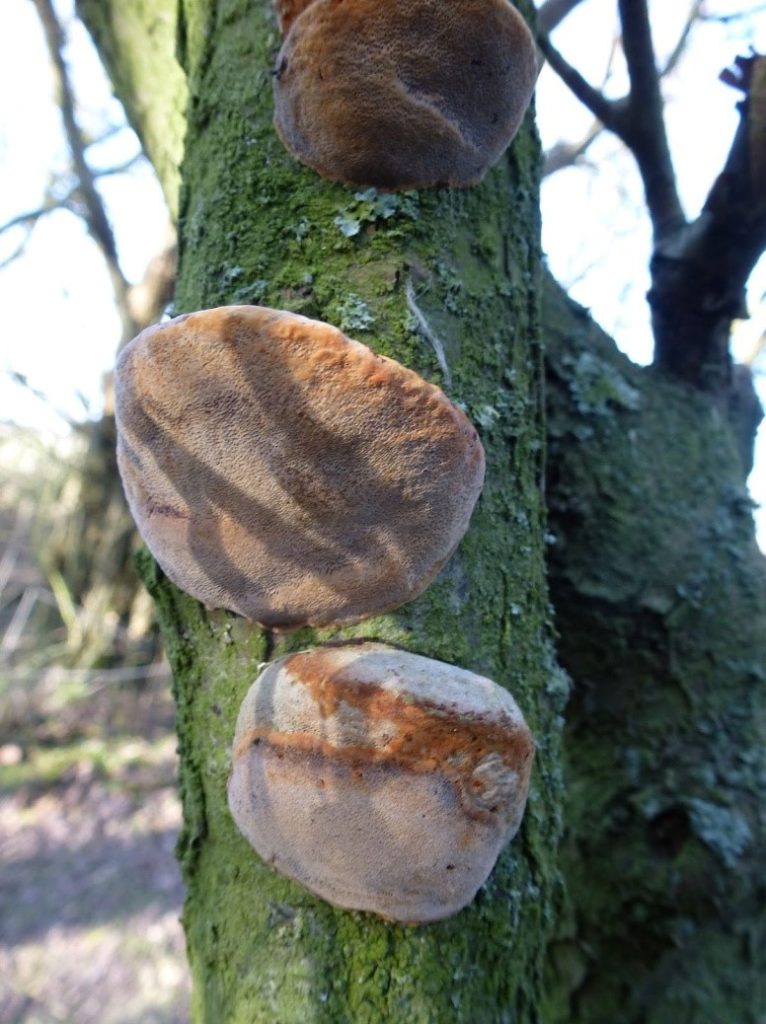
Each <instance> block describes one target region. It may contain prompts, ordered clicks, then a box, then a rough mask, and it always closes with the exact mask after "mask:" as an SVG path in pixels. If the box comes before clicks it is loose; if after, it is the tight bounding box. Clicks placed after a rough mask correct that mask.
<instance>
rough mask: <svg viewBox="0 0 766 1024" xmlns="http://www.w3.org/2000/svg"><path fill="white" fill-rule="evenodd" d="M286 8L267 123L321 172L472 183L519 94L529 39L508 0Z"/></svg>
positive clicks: (523, 105) (513, 125) (522, 98)
mask: <svg viewBox="0 0 766 1024" xmlns="http://www.w3.org/2000/svg"><path fill="white" fill-rule="evenodd" d="M291 17H292V12H291V11H290V12H288V14H287V16H286V18H285V20H284V21H283V24H286V25H291V27H290V30H289V32H288V34H287V38H286V39H285V41H284V44H283V46H282V49H281V50H280V52H279V55H278V57H277V63H276V69H275V73H274V97H275V113H274V123H275V125H276V128H277V131H278V133H279V135H280V137H281V139H282V141H283V142H284V144H285V146H286V147H287V148H288V149H289V151H290V152H291V153H292V154H293V155H294V156H295V157H297V159H298V160H300V161H302V162H303V163H305V164H307V165H308V166H309V167H311V168H313V169H314V170H315V171H318V172H319V174H321V175H323V176H324V177H327V178H331V179H334V180H340V181H347V182H352V183H354V184H360V185H375V186H377V187H378V188H382V189H391V190H395V189H407V188H423V187H425V186H429V185H473V184H475V183H476V182H478V181H479V180H480V179H481V178H482V177H483V176H484V174H485V173H486V171H487V170H488V169H489V167H491V165H492V164H493V163H494V162H495V161H496V160H497V159H498V157H499V156H500V154H501V153H502V152H503V151H504V150H505V148H506V147H507V146H508V144H509V143H510V141H511V139H512V138H513V136H514V135H515V134H516V132H517V130H518V128H519V125H520V124H521V121H522V118H523V116H524V112H525V111H526V109H527V106H528V105H529V101H530V98H531V96H532V92H533V89H534V85H535V81H536V79H537V71H538V68H537V58H536V52H535V44H534V40H533V38H532V34H531V32H530V31H529V29H528V28H527V25H526V23H525V21H524V19H523V18H522V16H521V15H520V14H519V13H518V11H517V10H516V8H515V7H513V6H512V5H511V4H510V3H508V2H507V0H457V2H453V3H444V0H385V2H382V0H313V2H311V3H309V4H308V5H303V9H302V11H301V12H300V14H299V15H298V16H297V17H296V18H295V20H294V21H291Z"/></svg>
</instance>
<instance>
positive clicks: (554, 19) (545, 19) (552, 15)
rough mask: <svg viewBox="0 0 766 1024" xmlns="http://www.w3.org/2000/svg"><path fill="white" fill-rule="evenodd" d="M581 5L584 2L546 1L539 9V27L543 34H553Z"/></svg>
mask: <svg viewBox="0 0 766 1024" xmlns="http://www.w3.org/2000/svg"><path fill="white" fill-rule="evenodd" d="M581 3H582V0H545V2H544V3H541V4H540V6H539V7H538V9H537V27H538V28H539V29H540V30H541V31H542V32H547V33H550V32H552V31H553V30H554V28H556V26H557V25H560V24H561V22H562V21H563V20H564V18H566V17H567V15H569V14H571V12H572V11H573V10H574V9H575V7H579V6H580V4H581Z"/></svg>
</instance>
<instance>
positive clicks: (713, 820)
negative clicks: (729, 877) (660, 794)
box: [688, 798, 753, 869]
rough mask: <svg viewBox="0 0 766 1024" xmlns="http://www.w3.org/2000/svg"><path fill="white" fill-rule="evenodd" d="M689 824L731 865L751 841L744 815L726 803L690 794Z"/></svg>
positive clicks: (737, 859) (729, 866) (734, 863)
mask: <svg viewBox="0 0 766 1024" xmlns="http://www.w3.org/2000/svg"><path fill="white" fill-rule="evenodd" d="M688 807H689V817H690V819H691V824H692V828H693V829H694V831H695V832H696V833H697V835H698V836H699V837H700V839H702V840H703V841H704V842H705V843H707V845H708V846H709V847H710V848H711V849H712V850H714V851H715V852H716V853H717V854H718V856H719V857H720V858H721V860H722V861H723V863H724V865H725V866H726V867H727V868H729V869H733V868H735V867H736V865H737V862H738V861H739V859H740V858H741V857H742V855H743V854H744V853H745V851H746V850H747V848H748V846H750V844H751V843H752V842H753V832H752V829H751V828H750V825H749V824H748V822H747V819H746V818H745V817H743V815H741V814H738V813H737V811H735V810H733V809H732V808H730V807H721V806H720V804H714V803H711V802H710V801H708V800H701V799H699V798H694V799H691V800H689V801H688Z"/></svg>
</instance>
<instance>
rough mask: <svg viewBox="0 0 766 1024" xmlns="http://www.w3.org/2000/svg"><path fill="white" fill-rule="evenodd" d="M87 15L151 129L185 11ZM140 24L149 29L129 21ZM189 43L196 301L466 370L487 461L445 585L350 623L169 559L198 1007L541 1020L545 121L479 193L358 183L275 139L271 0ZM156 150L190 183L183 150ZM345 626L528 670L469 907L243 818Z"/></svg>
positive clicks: (550, 817)
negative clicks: (307, 885) (288, 690)
mask: <svg viewBox="0 0 766 1024" xmlns="http://www.w3.org/2000/svg"><path fill="white" fill-rule="evenodd" d="M80 9H81V12H82V14H83V15H84V17H85V19H86V21H87V22H88V23H89V24H90V25H91V27H92V28H93V29H94V32H95V36H96V39H97V40H98V41H99V44H100V46H101V48H102V50H103V51H104V52H106V54H107V59H108V60H109V63H110V67H111V68H112V69H113V73H114V76H115V81H116V82H117V84H118V87H119V88H120V92H121V94H122V95H123V96H124V97H125V98H126V99H127V100H128V108H129V109H130V110H131V111H132V112H133V115H134V117H135V119H136V123H137V125H138V126H139V128H141V124H142V123H144V117H145V115H144V112H143V111H142V109H141V107H140V104H139V103H138V100H137V97H138V96H139V95H141V90H142V88H143V85H142V83H143V81H144V79H143V77H142V76H143V74H144V72H143V68H144V63H143V62H142V61H141V60H139V59H138V57H136V56H135V51H136V48H138V49H139V50H140V49H141V48H142V46H144V45H145V46H146V47H148V48H151V47H152V46H154V44H155V43H156V40H157V35H156V33H154V32H153V30H152V25H154V24H156V22H157V21H158V20H159V21H160V22H161V23H163V24H165V25H167V24H172V21H173V17H172V15H173V11H174V9H175V8H174V4H172V3H170V2H167V3H165V4H153V5H152V11H153V18H148V17H147V15H148V11H147V9H146V5H145V4H143V3H142V2H140V0H132V2H129V3H125V2H121V3H117V2H115V3H113V4H110V3H104V2H103V0H100V2H98V3H97V2H95V0H83V2H81V4H80ZM525 9H526V11H527V12H529V5H525ZM115 12H119V17H118V15H117V14H116V13H115ZM123 23H130V24H131V26H132V28H131V31H130V32H128V33H124V34H123V35H122V36H118V35H117V33H116V31H115V26H116V25H120V24H123ZM167 36H168V34H167V33H164V34H163V35H162V38H163V39H165V41H167ZM178 36H179V42H180V54H181V62H182V64H183V66H184V70H185V72H186V75H187V81H188V90H189V95H190V106H189V110H188V115H187V125H186V142H185V147H186V148H185V157H184V164H183V171H182V180H183V185H182V190H181V202H180V236H181V252H180V273H179V285H178V291H177V295H176V311H177V312H179V313H180V312H184V311H187V310H191V309H198V308H202V307H206V306H213V305H217V304H221V303H229V302H230V303H243V302H244V303H247V302H253V303H263V304H268V305H274V306H277V307H282V308H287V309H291V310H294V311H297V312H301V313H304V314H306V315H309V316H313V317H317V318H320V319H321V318H323V319H326V320H328V321H330V322H332V323H335V324H336V325H337V326H339V327H341V328H342V329H343V330H344V331H345V332H346V333H348V334H349V335H351V336H352V337H358V338H359V339H360V340H361V341H364V342H365V343H367V344H369V345H371V346H372V347H374V348H375V349H376V350H377V351H379V352H381V353H383V354H385V355H388V356H392V357H394V358H396V359H399V360H400V361H401V362H403V363H405V364H406V365H408V366H410V367H412V368H413V369H416V370H417V371H418V372H420V373H421V374H422V375H424V376H426V377H427V378H430V379H433V380H435V381H437V382H439V383H440V384H442V385H443V386H445V388H446V389H447V391H448V393H449V394H450V397H451V398H452V399H453V400H454V401H456V402H458V403H459V404H460V405H461V406H462V407H463V408H464V409H465V411H466V412H467V413H468V415H469V416H470V417H471V419H472V420H473V422H474V423H475V424H476V425H477V427H478V428H479V430H480V432H481V435H482V440H483V443H484V446H485V448H486V451H487V457H488V473H487V483H486V486H485V489H484V493H483V496H482V498H481V500H480V503H479V506H478V508H477V511H476V513H475V516H474V520H473V523H472V526H471V529H470V531H469V533H468V535H467V537H466V539H465V541H464V542H463V544H462V545H461V547H460V549H459V551H458V553H457V555H456V556H455V557H454V558H453V559H452V560H451V562H450V563H449V565H448V567H447V568H446V570H445V571H444V572H443V573H442V575H441V576H440V577H439V579H438V580H437V581H436V582H435V583H434V584H433V585H432V586H431V587H430V588H429V589H428V590H427V592H426V593H425V594H424V595H423V596H422V597H421V598H420V599H419V600H418V601H416V602H414V603H413V604H411V605H408V606H406V607H405V608H403V609H401V610H400V611H399V612H397V613H395V614H392V615H387V616H384V617H381V618H377V619H374V620H370V621H368V622H365V623H362V624H360V625H358V626H355V627H353V628H349V629H345V630H343V631H340V632H332V633H331V632H329V631H324V632H318V631H308V630H305V631H302V632H300V633H297V634H293V635H291V636H289V637H288V638H287V639H284V638H282V639H275V638H274V637H272V636H269V635H267V634H265V633H263V632H261V631H260V630H258V629H256V628H254V627H252V626H249V625H248V624H247V623H245V622H244V621H243V620H241V619H236V618H234V617H232V616H229V615H227V614H225V613H211V614H207V613H205V612H204V611H203V610H202V609H201V608H200V606H199V605H197V604H196V603H195V602H194V601H192V600H191V599H189V598H188V597H186V596H184V595H182V594H180V593H179V592H178V591H177V590H175V589H174V588H173V587H171V586H170V585H169V584H168V583H167V581H165V580H163V579H162V578H161V577H160V576H159V574H158V572H157V571H156V569H155V568H154V567H153V565H152V563H151V562H150V560H148V559H145V560H144V566H143V571H144V576H145V578H146V580H147V582H148V584H149V586H150V589H151V590H152V592H153V594H154V596H155V598H156V601H157V606H158V610H159V615H160V620H161V623H162V626H163V630H164V635H165V639H166V644H167V648H168V653H169V656H170V659H171V662H172V664H173V667H174V674H175V688H176V697H177V702H178V730H179V736H180V749H181V758H182V789H183V798H184V807H185V830H184V835H183V837H182V841H181V845H180V856H181V860H182V865H183V869H184V873H185V878H186V881H187V885H188V891H189V897H188V901H187V907H186V911H185V926H186V931H187V936H188V942H189V952H190V959H191V963H192V969H193V972H194V977H195V997H194V998H195V1003H194V1016H195V1019H196V1020H198V1021H209V1022H215V1024H218V1022H223V1021H226V1022H234V1021H242V1022H248V1024H250V1022H253V1021H268V1022H272V1021H282V1022H290V1021H301V1022H305V1021H321V1022H325V1021H354V1022H364V1021H375V1022H378V1021H382V1020H391V1021H398V1020H401V1021H405V1020H406V1021H412V1022H420V1021H423V1022H425V1021H433V1022H439V1024H442V1022H448V1021H465V1022H471V1024H475V1022H488V1024H489V1022H500V1021H508V1022H511V1021H513V1022H518V1024H524V1022H532V1021H536V1020H538V1019H539V1013H538V1007H539V1003H540V998H541V985H542V973H543V962H544V951H545V944H546V938H547V935H548V933H549V930H550V925H551V922H552V919H553V915H552V901H553V896H554V892H555V891H556V888H557V876H556V872H555V853H554V851H555V844H556V838H557V833H558V828H559V814H558V808H559V794H560V773H559V764H560V752H559V742H558V732H559V722H560V720H559V718H558V714H559V712H560V709H561V705H562V702H563V699H564V697H565V695H566V686H565V685H562V683H561V678H560V676H559V675H558V674H557V672H556V671H555V669H554V667H553V662H552V659H551V656H550V649H549V645H548V639H547V636H548V606H547V596H546V591H545V586H544V580H543V571H542V553H543V525H542V494H541V489H540V476H541V464H542V459H541V452H542V442H541V429H542V415H541V414H542V410H541V399H540V395H541V392H540V374H541V366H540V352H539V349H538V348H537V346H536V342H535V338H536V335H537V329H538V312H537V302H538V298H539V288H538V285H539V278H538V258H539V251H538V214H537V177H538V172H539V166H538V150H537V143H536V140H535V138H534V134H533V131H532V129H531V124H530V122H528V123H527V126H526V127H525V129H524V130H523V131H522V133H521V135H520V137H519V138H518V140H517V142H516V143H515V144H514V146H513V148H512V150H511V152H510V154H509V156H508V159H507V160H505V161H503V162H502V164H501V165H500V166H498V167H497V168H496V169H495V170H494V171H493V172H492V173H491V174H490V176H489V177H488V179H487V181H486V182H485V183H484V184H483V185H482V186H480V187H478V188H475V189H471V190H467V191H463V192H453V191H449V190H445V189H440V190H430V191H424V192H421V193H417V194H405V195H396V196H392V195H379V194H377V193H374V192H369V191H355V190H354V189H353V188H346V187H343V186H340V185H331V184H327V183H324V182H321V181H320V180H319V179H318V178H317V177H316V176H315V175H314V174H312V173H311V172H310V171H307V170H305V169H302V168H300V167H299V166H298V165H297V164H296V163H295V162H294V161H293V160H292V159H291V158H290V157H289V156H288V155H287V154H286V153H285V151H284V150H283V149H282V147H281V146H280V144H279V142H278V140H277V138H276V136H275V133H274V130H273V128H272V125H271V106H272V103H271V83H270V70H271V63H272V59H273V56H274V54H275V53H276V50H277V48H278V44H279V39H278V33H277V30H276V24H275V22H274V19H273V15H272V14H271V12H270V10H269V7H268V5H267V3H266V2H265V0H261V2H259V3H252V2H246V0H219V2H218V3H213V2H208V3H200V2H193V3H192V2H188V3H186V4H185V5H182V6H181V15H180V18H179V21H178ZM152 52H153V59H152V65H153V69H154V70H155V71H156V67H157V65H158V61H160V62H163V61H164V62H165V64H167V65H168V67H169V66H170V56H169V54H167V53H166V52H165V53H164V56H163V57H160V56H159V55H158V53H157V51H156V49H155V50H153V51H152ZM166 86H167V88H166V91H165V92H163V103H164V104H165V105H166V106H167V105H168V103H169V100H168V95H170V94H172V95H174V96H177V95H178V90H177V85H176V81H175V79H174V78H171V77H169V79H168V82H167V83H166ZM153 88H155V89H159V90H160V91H161V92H162V87H161V85H158V84H157V83H155V85H154V86H153ZM147 124H148V122H147ZM147 133H148V128H147V129H146V131H142V135H143V136H144V137H145V138H146V136H147ZM176 136H177V132H176V130H175V129H174V130H173V134H172V138H171V142H172V140H173V139H175V138H176ZM155 143H156V139H155ZM147 148H148V149H149V152H150V154H152V156H153V159H154V160H155V162H156V163H157V165H158V167H159V169H160V173H161V175H163V176H164V178H165V184H166V189H167V190H168V192H169V194H170V195H171V196H172V190H173V172H172V167H171V168H170V170H168V163H169V155H168V153H167V152H165V151H160V152H158V151H157V149H156V148H155V150H154V152H153V150H152V146H151V145H147ZM170 148H171V149H172V146H171V147H170ZM160 149H161V147H160ZM435 338H438V340H439V342H440V344H441V346H442V347H443V353H441V352H439V351H437V349H438V348H439V345H438V344H437V345H436V346H435V345H434V339H435ZM331 636H332V637H333V638H335V637H337V636H343V637H367V638H374V639H378V640H383V641H387V642H389V643H394V644H398V645H400V646H402V647H404V648H406V649H408V650H411V651H414V652H417V653H421V654H424V655H428V656H431V657H435V658H439V659H442V660H445V661H450V662H454V663H456V664H458V665H461V666H464V667H466V668H470V669H473V670H475V671H477V672H480V673H483V674H485V675H488V676H490V677H491V678H493V679H495V680H497V681H499V682H501V683H502V684H503V685H507V686H509V688H510V689H511V690H512V691H513V693H514V695H515V696H516V698H517V699H518V701H519V703H520V704H521V706H522V708H523V710H524V713H525V715H526V716H527V720H528V721H529V723H530V725H531V727H532V728H533V730H534V732H535V734H536V736H537V739H538V744H539V748H538V756H537V768H536V770H535V775H534V782H533V792H532V796H531V800H530V804H529V809H528V811H527V816H526V821H525V825H524V827H523V830H522V833H521V834H520V836H519V837H518V838H517V839H516V840H515V842H514V843H513V844H512V846H511V847H510V848H509V849H508V850H507V852H506V853H505V855H504V856H503V857H502V858H501V861H500V863H499V865H498V867H497V869H496V870H495V872H494V873H493V875H492V876H491V878H490V881H489V883H488V884H487V885H486V886H485V887H484V888H483V889H482V891H481V892H480V894H479V897H478V898H477V900H476V901H475V903H474V904H473V905H472V906H471V907H470V908H469V909H468V910H467V911H465V912H463V913H461V914H460V915H459V916H457V917H456V918H453V919H452V920H449V921H446V922H443V923H440V924H438V925H434V926H429V927H424V928H419V929H414V928H406V927H399V926H394V925H390V924H386V923H383V922H381V921H379V920H377V919H375V918H372V917H370V916H368V915H363V914H355V913H347V912H342V911H338V910H335V909H333V908H332V907H330V906H328V905H326V904H323V903H321V902H320V901H318V900H317V899H314V898H313V897H311V896H310V895H309V894H308V893H306V892H304V891H302V890H301V889H299V888H298V887H297V886H295V885H293V884H292V883H290V882H288V881H286V880H285V879H283V878H281V877H279V876H278V875H276V874H275V873H274V872H273V871H271V870H270V869H269V868H267V867H266V866H265V865H264V864H263V863H262V862H261V861H260V860H259V859H258V857H257V856H256V855H255V854H254V853H253V852H252V851H251V849H250V848H249V847H248V846H247V844H246V843H245V841H244V840H243V839H242V838H241V836H240V835H239V833H238V832H237V831H236V829H235V827H234V825H233V822H232V820H231V818H230V815H229V813H228V810H227V808H226V800H225V786H226V779H227V776H228V773H229V768H230V745H231V740H232V736H233V730H234V720H235V717H236V713H237V709H238V707H239V703H240V701H241V699H242V697H243V696H244V694H245V692H246V690H247V688H248V686H249V684H250V683H251V682H252V680H253V678H254V676H255V674H256V666H257V664H258V662H259V661H262V660H264V659H265V658H267V657H271V656H273V655H274V654H278V653H283V652H285V651H287V650H295V649H300V648H305V647H308V646H311V645H313V644H316V643H319V642H321V641H323V640H326V639H329V638H330V637H331Z"/></svg>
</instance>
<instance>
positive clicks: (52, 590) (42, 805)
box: [0, 426, 188, 1024]
mask: <svg viewBox="0 0 766 1024" xmlns="http://www.w3.org/2000/svg"><path fill="white" fill-rule="evenodd" d="M84 454H86V444H85V440H84V439H83V438H77V437H75V438H73V439H72V440H70V441H69V442H67V443H65V444H61V445H58V446H57V447H56V448H52V447H50V446H46V445H44V444H42V443H41V442H40V441H39V439H38V438H36V437H35V436H34V435H32V434H30V433H24V432H21V431H19V430H17V429H15V428H10V427H2V426H0V474H1V475H2V479H3V487H2V489H1V490H0V907H2V913H0V1020H2V1021H3V1022H6V1021H7V1022H8V1024H53V1022H67V1024H69V1022H72V1024H74V1022H76V1024H91V1022H93V1024H96V1022H98V1024H133V1022H135V1024H139V1022H141V1024H154V1022H156V1024H181V1022H183V1021H186V1020H187V1019H188V974H187V968H186V961H185V956H184V949H183V934H182V930H181V926H180V924H179V915H180V910H181V905H182V899H183V891H182V884H181V880H180V877H179V874H178V869H177V865H176V862H175V858H174V856H173V847H174V843H175V838H176V835H177V831H178V828H179V824H180V806H179V801H178V797H177V792H176V783H175V772H176V757H175V736H174V734H173V731H172V719H173V707H172V700H171V698H170V694H169V686H168V680H169V672H168V669H167V666H166V664H165V662H164V661H163V660H162V659H161V657H160V656H159V655H158V652H157V645H156V639H155V638H154V637H153V634H152V632H151V611H150V607H149V602H148V598H146V596H145V595H144V594H143V593H142V592H141V590H140V588H138V586H137V583H136V581H135V580H133V581H131V580H128V582H127V583H126V584H124V585H123V588H122V594H121V595H120V600H122V610H121V612H119V613H118V612H116V611H114V610H113V609H111V610H110V608H109V602H110V600H111V594H112V593H113V591H112V590H111V589H110V588H111V581H110V580H109V579H105V580H104V581H103V586H102V587H101V588H100V590H99V581H98V579H97V576H96V577H95V578H94V577H93V574H91V579H90V581H89V584H88V588H87V589H82V590H81V593H80V596H78V588H77V586H76V585H75V584H74V583H73V582H72V580H71V579H70V580H68V579H67V578H66V575H67V574H66V572H61V571H58V570H57V568H56V565H55V561H54V560H53V559H51V557H50V555H49V552H50V548H51V544H54V545H55V542H56V538H64V544H65V545H66V544H70V546H71V537H72V533H73V530H74V531H75V532H76V531H77V530H78V529H80V526H79V525H78V521H77V519H76V515H77V508H76V503H77V495H78V494H79V493H81V491H82V484H81V480H80V470H81V466H82V459H83V456H84ZM105 507H106V506H105ZM115 508H116V506H115V502H114V499H113V497H109V499H108V509H109V510H111V511H109V514H110V515H111V514H115V515H118V514H119V509H117V511H116V512H115V511H114V510H115ZM80 514H81V513H80ZM105 521H106V520H105ZM87 525H88V529H89V530H90V531H91V535H92V533H93V532H96V533H97V532H98V523H93V522H92V521H91V522H90V523H89V524H87ZM107 546H108V542H107ZM61 564H65V563H61ZM131 587H132V588H133V593H132V596H131V597H130V603H129V605H128V604H126V602H125V599H124V595H125V593H126V592H127V593H129V594H130V592H131ZM126 608H128V609H129V611H128V613H126V611H125V609H126ZM94 609H97V613H96V614H94ZM110 611H111V614H110Z"/></svg>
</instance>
